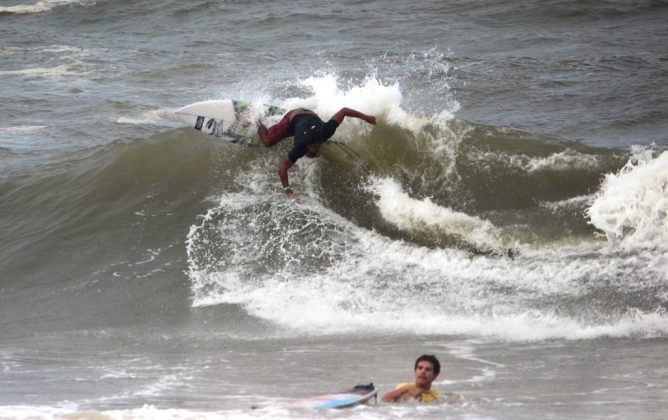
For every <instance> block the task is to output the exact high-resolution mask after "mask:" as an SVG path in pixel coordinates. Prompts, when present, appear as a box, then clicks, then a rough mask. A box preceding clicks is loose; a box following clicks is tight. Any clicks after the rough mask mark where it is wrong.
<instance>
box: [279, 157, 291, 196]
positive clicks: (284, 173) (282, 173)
mask: <svg viewBox="0 0 668 420" xmlns="http://www.w3.org/2000/svg"><path fill="white" fill-rule="evenodd" d="M294 164H295V163H294V162H293V161H292V160H290V158H289V157H287V156H286V157H285V159H283V162H281V166H279V167H278V176H279V177H280V178H281V184H283V189H284V190H285V193H286V194H287V195H289V196H291V195H293V194H294V193H293V192H292V189H290V183H289V182H288V169H290V168H291V167H292V165H294Z"/></svg>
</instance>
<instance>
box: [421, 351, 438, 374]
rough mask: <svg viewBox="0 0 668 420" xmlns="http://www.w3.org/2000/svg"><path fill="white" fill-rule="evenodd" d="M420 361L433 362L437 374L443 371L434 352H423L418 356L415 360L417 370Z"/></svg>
mask: <svg viewBox="0 0 668 420" xmlns="http://www.w3.org/2000/svg"><path fill="white" fill-rule="evenodd" d="M420 362H429V363H431V365H432V368H433V371H434V373H435V374H436V375H437V376H438V374H439V373H441V363H440V362H439V361H438V359H437V358H436V356H434V355H433V354H423V355H422V356H420V357H418V358H417V360H416V361H415V370H417V368H418V364H420Z"/></svg>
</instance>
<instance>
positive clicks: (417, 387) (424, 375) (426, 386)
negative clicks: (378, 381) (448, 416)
mask: <svg viewBox="0 0 668 420" xmlns="http://www.w3.org/2000/svg"><path fill="white" fill-rule="evenodd" d="M414 370H415V382H405V383H401V384H399V385H397V386H396V388H395V389H394V390H393V391H390V392H388V393H386V394H385V395H383V397H382V398H381V399H382V400H383V401H386V402H393V401H400V400H409V399H411V398H413V399H415V400H417V401H420V402H432V401H436V400H438V399H439V398H441V393H440V392H438V391H437V390H435V389H432V388H431V383H432V382H434V380H435V379H436V377H437V376H438V374H439V373H440V372H441V364H440V363H439V361H438V359H437V358H436V356H434V355H431V354H423V355H422V356H420V357H418V358H417V360H416V361H415V369H414Z"/></svg>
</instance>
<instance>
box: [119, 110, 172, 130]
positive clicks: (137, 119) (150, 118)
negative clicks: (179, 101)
mask: <svg viewBox="0 0 668 420" xmlns="http://www.w3.org/2000/svg"><path fill="white" fill-rule="evenodd" d="M174 111H176V108H158V109H153V110H150V111H145V112H142V113H141V114H139V115H137V116H128V117H120V118H118V119H117V120H116V122H117V123H119V124H135V125H142V124H154V125H167V126H173V125H174Z"/></svg>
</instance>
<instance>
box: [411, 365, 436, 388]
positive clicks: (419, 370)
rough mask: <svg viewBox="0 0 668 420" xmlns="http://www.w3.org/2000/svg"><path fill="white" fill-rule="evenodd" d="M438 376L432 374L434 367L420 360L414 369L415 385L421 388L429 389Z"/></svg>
mask: <svg viewBox="0 0 668 420" xmlns="http://www.w3.org/2000/svg"><path fill="white" fill-rule="evenodd" d="M437 376H438V375H436V374H435V373H434V365H433V364H432V363H431V362H428V361H426V360H420V361H419V362H418V364H417V367H416V368H415V383H416V384H417V385H419V386H421V387H430V386H431V383H432V382H433V381H434V379H436V377H437Z"/></svg>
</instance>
